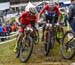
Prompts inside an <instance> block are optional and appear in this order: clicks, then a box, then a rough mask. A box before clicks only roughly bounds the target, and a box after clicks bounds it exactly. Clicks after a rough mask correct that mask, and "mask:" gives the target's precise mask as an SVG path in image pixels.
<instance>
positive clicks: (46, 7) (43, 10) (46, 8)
mask: <svg viewBox="0 0 75 65" xmlns="http://www.w3.org/2000/svg"><path fill="white" fill-rule="evenodd" d="M45 10H48V5H45V6H44V7H43V8H42V9H41V10H40V14H42V13H44V12H45Z"/></svg>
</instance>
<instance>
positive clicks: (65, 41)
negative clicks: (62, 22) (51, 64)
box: [60, 30, 75, 59]
mask: <svg viewBox="0 0 75 65" xmlns="http://www.w3.org/2000/svg"><path fill="white" fill-rule="evenodd" d="M61 42H62V43H61V44H60V49H61V53H62V56H63V58H64V59H72V58H73V57H74V55H75V33H74V32H73V31H70V30H69V31H67V32H66V33H65V34H64V36H63V38H62V41H61Z"/></svg>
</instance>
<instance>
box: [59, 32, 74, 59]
mask: <svg viewBox="0 0 75 65" xmlns="http://www.w3.org/2000/svg"><path fill="white" fill-rule="evenodd" d="M69 33H71V34H72V35H73V36H74V37H75V33H74V32H72V31H67V32H66V33H65V34H64V36H63V38H62V41H61V44H60V50H61V54H62V57H63V58H64V59H68V60H70V59H72V58H73V57H74V55H75V48H74V50H73V52H71V53H72V54H71V55H70V56H67V55H65V53H64V50H63V44H64V39H65V37H66V36H67V35H68V34H69ZM69 42H71V41H70V40H69ZM69 42H68V43H69ZM68 43H67V44H68ZM72 43H73V42H72Z"/></svg>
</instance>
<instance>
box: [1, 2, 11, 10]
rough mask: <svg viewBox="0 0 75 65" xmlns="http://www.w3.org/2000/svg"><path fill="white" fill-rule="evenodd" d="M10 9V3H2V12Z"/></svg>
mask: <svg viewBox="0 0 75 65" xmlns="http://www.w3.org/2000/svg"><path fill="white" fill-rule="evenodd" d="M9 7H10V3H9V2H3V3H0V10H5V9H9Z"/></svg>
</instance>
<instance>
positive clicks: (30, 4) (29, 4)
mask: <svg viewBox="0 0 75 65" xmlns="http://www.w3.org/2000/svg"><path fill="white" fill-rule="evenodd" d="M30 7H34V8H35V6H34V5H33V4H32V3H31V2H29V3H28V4H27V6H26V8H25V10H26V11H29V8H30Z"/></svg>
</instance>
